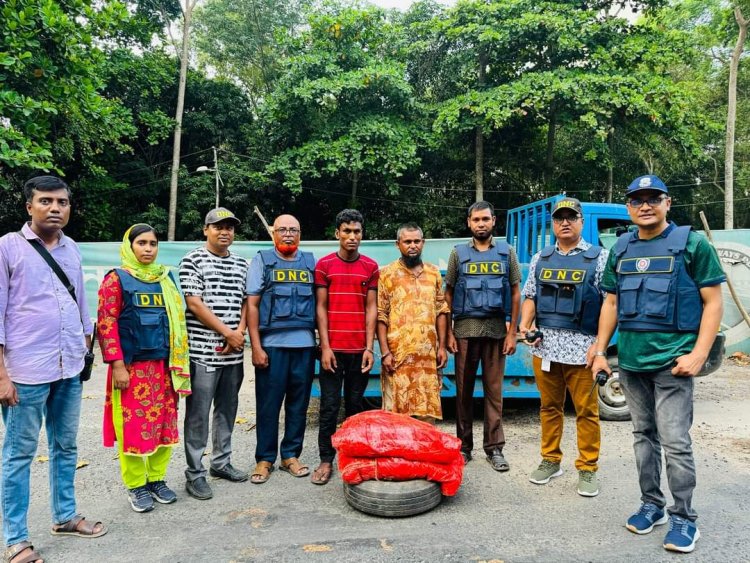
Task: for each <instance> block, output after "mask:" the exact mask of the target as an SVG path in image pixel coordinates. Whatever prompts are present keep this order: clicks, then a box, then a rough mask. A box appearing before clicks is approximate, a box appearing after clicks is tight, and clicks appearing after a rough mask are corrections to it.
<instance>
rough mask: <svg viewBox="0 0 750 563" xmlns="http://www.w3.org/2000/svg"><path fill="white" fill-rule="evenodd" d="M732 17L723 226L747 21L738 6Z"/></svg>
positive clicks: (730, 205) (729, 208)
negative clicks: (734, 23) (733, 35)
mask: <svg viewBox="0 0 750 563" xmlns="http://www.w3.org/2000/svg"><path fill="white" fill-rule="evenodd" d="M734 19H735V20H737V25H738V26H739V28H740V33H739V35H738V36H737V43H736V44H735V46H734V51H732V58H731V59H730V61H729V99H728V101H727V137H726V143H725V144H726V148H725V153H724V228H725V229H733V228H734V126H735V122H736V120H737V71H738V69H739V66H740V57H741V56H742V51H743V49H744V47H745V39H746V38H747V25H748V21H747V20H746V19H745V18H744V17H743V16H742V11H741V10H740V8H739V6H737V7H735V8H734Z"/></svg>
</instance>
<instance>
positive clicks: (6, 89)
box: [0, 0, 133, 171]
mask: <svg viewBox="0 0 750 563" xmlns="http://www.w3.org/2000/svg"><path fill="white" fill-rule="evenodd" d="M126 17H127V10H126V9H125V6H124V5H123V4H121V3H119V2H106V3H104V4H95V3H94V2H92V1H90V0H73V1H70V2H65V3H60V2H54V1H52V0H8V1H7V2H4V3H3V4H2V7H1V8H0V115H1V116H3V123H2V126H0V163H3V164H5V165H6V166H9V167H19V166H23V167H30V168H41V169H44V170H50V169H54V170H57V171H60V169H61V168H62V167H63V166H64V164H65V162H67V161H71V160H74V159H80V160H82V161H86V160H89V159H90V158H91V157H92V155H94V154H97V153H99V152H100V151H101V150H102V148H103V147H104V146H111V147H116V148H120V149H125V148H126V147H125V145H124V144H122V142H121V141H122V138H123V137H124V136H127V135H128V134H130V133H131V132H132V131H133V129H132V126H131V124H130V123H129V110H127V109H126V108H125V107H123V106H121V105H119V104H118V103H116V102H114V101H112V100H107V99H106V98H104V97H102V96H101V94H100V93H99V92H100V90H101V88H102V86H103V83H102V81H101V73H100V70H101V65H102V64H104V62H105V59H104V57H103V53H102V51H101V50H100V48H99V47H98V46H97V44H96V41H95V38H100V37H105V36H107V35H108V34H109V33H110V32H111V31H112V30H113V29H114V28H117V27H118V26H119V25H120V24H121V23H122V22H123V21H124V19H125V18H126ZM53 131H54V134H53ZM53 141H54V142H53Z"/></svg>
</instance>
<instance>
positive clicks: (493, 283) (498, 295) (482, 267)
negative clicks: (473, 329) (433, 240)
mask: <svg viewBox="0 0 750 563" xmlns="http://www.w3.org/2000/svg"><path fill="white" fill-rule="evenodd" d="M456 254H457V255H458V279H457V280H456V287H455V288H454V289H453V318H454V319H456V320H457V319H467V318H473V319H487V318H491V317H498V316H503V315H505V311H506V307H507V309H508V311H510V284H509V283H508V267H509V266H508V263H509V262H508V257H509V255H510V248H509V247H508V243H507V242H505V241H502V240H495V246H493V247H490V248H489V250H485V251H484V252H480V251H478V250H477V249H476V248H474V247H473V246H470V245H469V244H468V243H467V244H459V245H456Z"/></svg>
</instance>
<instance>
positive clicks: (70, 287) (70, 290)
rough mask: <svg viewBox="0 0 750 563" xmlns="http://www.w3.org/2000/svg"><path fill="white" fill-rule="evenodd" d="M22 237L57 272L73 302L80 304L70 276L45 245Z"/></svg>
mask: <svg viewBox="0 0 750 563" xmlns="http://www.w3.org/2000/svg"><path fill="white" fill-rule="evenodd" d="M21 236H22V237H23V238H24V240H26V242H28V243H29V244H30V245H31V246H32V247H33V248H34V250H36V251H37V252H38V253H39V256H41V257H42V258H44V261H45V262H47V265H48V266H49V267H50V268H52V271H53V272H55V274H56V275H57V277H58V278H60V281H61V282H62V284H63V285H64V286H65V289H67V290H68V293H70V296H71V297H72V298H73V301H75V302H76V304H78V299H76V290H75V288H74V287H73V284H72V283H70V280H69V279H68V276H66V275H65V272H63V271H62V268H61V267H60V264H58V263H57V261H56V260H55V259H54V258H52V255H51V254H50V253H49V251H48V250H47V249H46V248H44V245H43V244H42V243H41V242H39V241H38V240H37V239H33V240H32V239H28V238H26V237H25V236H23V234H22V233H21Z"/></svg>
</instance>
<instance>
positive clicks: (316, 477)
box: [310, 463, 333, 485]
mask: <svg viewBox="0 0 750 563" xmlns="http://www.w3.org/2000/svg"><path fill="white" fill-rule="evenodd" d="M327 465H328V467H322V466H323V464H322V463H321V464H320V465H319V466H318V468H317V469H316V470H315V471H313V474H312V477H310V482H311V483H312V484H313V485H326V484H328V481H330V480H331V476H332V475H333V464H332V463H328V464H327Z"/></svg>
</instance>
